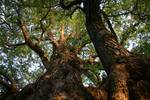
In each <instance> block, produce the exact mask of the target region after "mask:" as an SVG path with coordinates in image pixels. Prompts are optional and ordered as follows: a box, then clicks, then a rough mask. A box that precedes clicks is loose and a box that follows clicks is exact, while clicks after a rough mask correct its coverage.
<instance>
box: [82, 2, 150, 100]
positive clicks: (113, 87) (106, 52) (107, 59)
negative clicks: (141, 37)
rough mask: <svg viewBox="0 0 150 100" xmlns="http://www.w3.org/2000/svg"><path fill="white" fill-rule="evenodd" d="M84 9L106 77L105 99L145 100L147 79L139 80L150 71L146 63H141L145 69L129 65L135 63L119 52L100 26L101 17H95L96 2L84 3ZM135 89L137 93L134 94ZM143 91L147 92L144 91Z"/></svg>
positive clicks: (102, 25) (112, 38) (117, 45)
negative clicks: (107, 96)
mask: <svg viewBox="0 0 150 100" xmlns="http://www.w3.org/2000/svg"><path fill="white" fill-rule="evenodd" d="M84 7H85V8H84V9H85V14H86V26H87V30H88V34H89V36H90V38H91V40H92V42H93V44H94V47H95V49H96V52H97V53H98V56H99V57H100V60H101V62H102V64H103V67H104V69H105V71H106V72H107V74H108V78H109V99H110V100H130V99H132V100H148V99H149V96H148V95H150V92H149V91H148V89H150V86H149V85H148V84H149V79H146V80H144V77H141V76H145V75H144V73H142V70H147V71H146V73H149V71H150V70H149V64H148V62H145V66H143V65H139V64H137V63H133V62H138V61H139V59H138V58H137V56H135V55H133V54H130V53H129V52H128V51H127V50H126V49H125V48H123V47H122V46H121V45H120V44H119V43H118V41H117V40H116V39H115V36H114V35H113V34H112V33H111V32H109V31H108V30H107V29H106V27H105V26H104V23H103V21H102V19H101V15H100V14H99V1H98V0H86V1H85V3H84ZM133 59H134V60H133ZM135 59H136V60H135ZM141 60H142V59H141ZM142 61H143V60H142ZM134 70H136V71H137V72H135V71H134ZM139 73H140V74H139ZM140 75H141V76H140ZM133 76H134V77H138V78H139V79H138V81H137V80H136V81H135V79H134V78H133ZM130 81H132V82H130ZM141 81H142V82H141ZM138 82H139V83H141V84H142V86H143V87H138V86H137V84H138ZM135 84H136V85H135ZM144 85H145V86H144ZM146 88H148V89H146ZM136 89H137V90H138V92H137V91H134V90H136ZM145 89H146V90H147V91H145ZM141 91H142V92H141ZM132 94H134V95H132Z"/></svg>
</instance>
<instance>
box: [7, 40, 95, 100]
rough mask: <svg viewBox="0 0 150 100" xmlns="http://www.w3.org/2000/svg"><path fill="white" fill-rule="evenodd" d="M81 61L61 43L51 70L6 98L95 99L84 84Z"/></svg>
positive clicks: (20, 99)
mask: <svg viewBox="0 0 150 100" xmlns="http://www.w3.org/2000/svg"><path fill="white" fill-rule="evenodd" d="M79 63H80V61H79V60H78V57H77V55H76V54H75V53H74V52H70V51H69V48H67V47H66V46H64V45H63V44H61V43H60V44H59V46H58V47H57V49H56V52H55V53H54V55H53V56H52V60H51V62H50V65H49V66H50V67H49V70H48V71H47V72H46V73H45V74H44V75H43V76H42V77H40V79H38V80H37V82H36V83H33V84H29V85H28V86H26V87H25V88H24V89H22V91H21V92H19V93H17V94H16V95H15V96H13V97H11V98H6V100H95V98H94V97H93V96H92V95H91V94H90V93H89V92H88V90H86V88H85V87H84V86H83V84H82V80H81V72H80V68H79Z"/></svg>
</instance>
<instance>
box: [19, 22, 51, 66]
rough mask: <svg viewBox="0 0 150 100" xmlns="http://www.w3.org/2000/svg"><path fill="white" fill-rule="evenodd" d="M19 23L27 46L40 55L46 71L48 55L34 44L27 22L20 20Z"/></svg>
mask: <svg viewBox="0 0 150 100" xmlns="http://www.w3.org/2000/svg"><path fill="white" fill-rule="evenodd" d="M18 21H19V26H20V28H21V31H22V33H23V36H24V39H25V42H26V44H27V45H28V46H29V47H30V48H31V49H32V50H33V51H35V52H36V53H37V54H38V55H39V57H40V58H41V60H42V62H43V65H44V66H45V68H46V69H48V68H49V60H48V57H47V54H46V53H45V52H44V51H43V50H42V49H41V48H40V47H39V46H38V44H36V43H33V42H32V40H31V39H30V35H29V32H28V29H27V27H26V24H25V22H23V21H22V20H18Z"/></svg>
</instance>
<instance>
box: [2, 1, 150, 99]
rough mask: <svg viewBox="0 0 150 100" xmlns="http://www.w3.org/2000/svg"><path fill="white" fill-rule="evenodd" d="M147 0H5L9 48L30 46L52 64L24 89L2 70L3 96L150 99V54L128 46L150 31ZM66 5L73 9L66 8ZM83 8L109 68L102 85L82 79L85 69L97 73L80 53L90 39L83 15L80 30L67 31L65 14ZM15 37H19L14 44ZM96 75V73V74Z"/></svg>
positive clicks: (94, 41)
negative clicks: (47, 49) (48, 51)
mask: <svg viewBox="0 0 150 100" xmlns="http://www.w3.org/2000/svg"><path fill="white" fill-rule="evenodd" d="M41 4H42V5H41ZM147 4H149V2H148V1H145V2H143V1H140V0H135V1H134V0H129V1H124V0H120V1H117V0H116V1H111V0H71V1H69V0H68V1H67V0H66V1H65V0H60V1H57V0H51V1H43V0H38V1H36V0H35V1H34V0H33V1H28V0H27V1H16V0H2V1H1V9H2V10H1V19H2V21H1V22H2V23H1V28H2V29H1V33H4V32H5V34H6V35H5V36H4V37H6V39H7V42H9V43H5V42H6V39H3V38H2V39H1V40H2V42H3V43H5V44H6V45H7V48H9V49H13V48H15V47H18V46H24V45H27V46H28V47H29V48H30V49H32V50H33V51H34V52H36V54H37V55H38V56H39V57H40V59H41V61H42V63H43V65H44V67H45V68H46V72H45V73H44V75H42V76H41V77H40V78H39V79H37V80H36V82H34V83H32V84H29V85H27V86H25V88H23V89H22V90H21V91H19V90H17V87H16V86H15V84H16V83H15V82H14V81H13V80H12V79H11V78H10V77H8V75H6V74H5V73H4V72H3V71H2V72H1V73H0V74H1V77H0V78H1V81H0V84H1V85H2V86H3V87H4V89H6V93H4V96H3V98H5V99H6V100H7V99H8V100H20V99H24V100H33V99H37V100H42V99H43V100H49V99H50V100H55V99H56V100H61V99H67V100H76V99H77V100H78V99H79V100H80V99H81V100H84V99H85V100H94V99H97V100H109V99H110V100H130V99H133V100H148V99H149V98H150V91H149V90H150V86H149V81H150V79H149V77H148V76H149V75H150V66H149V65H150V62H149V59H147V58H145V56H144V57H143V56H141V55H140V56H139V55H136V54H133V53H131V52H129V51H128V50H127V49H125V47H124V46H126V43H128V40H129V39H130V37H133V36H132V34H136V35H140V36H141V37H142V38H143V37H145V35H143V34H142V32H143V31H144V32H145V33H148V32H149V29H147V27H148V25H149V23H148V21H149V17H148V15H149V12H148V10H149V8H148V6H147ZM60 6H61V7H62V8H63V9H65V10H68V11H67V12H66V11H62V9H61V8H60ZM77 9H79V10H78V11H79V12H80V14H82V15H84V16H85V23H86V29H87V33H88V34H89V37H90V39H91V41H92V43H93V44H94V47H95V50H96V52H97V55H98V57H99V58H100V60H101V63H102V65H103V68H104V70H105V71H106V73H107V78H106V79H105V80H104V82H102V83H101V85H100V83H99V82H97V83H96V85H97V84H99V85H97V86H100V87H96V88H94V87H88V88H87V87H84V86H83V84H82V79H81V74H82V73H84V74H85V75H86V76H91V74H89V72H88V71H87V70H86V69H84V67H83V66H84V64H85V63H86V64H87V63H91V62H85V61H83V60H82V58H80V57H79V54H80V53H81V50H82V48H83V47H85V46H86V44H88V43H89V41H86V40H85V34H84V35H82V31H81V30H84V29H80V28H83V27H79V26H78V25H79V24H80V25H83V24H84V20H82V21H81V19H80V18H77V19H75V20H76V21H78V20H79V22H81V23H82V24H81V23H77V24H76V26H73V27H71V25H68V29H67V30H73V28H75V27H77V28H76V29H74V30H73V31H75V30H76V32H77V33H78V32H79V33H80V34H79V33H78V35H77V33H76V34H73V33H72V34H71V33H70V34H68V35H65V32H67V31H64V27H65V26H66V25H65V24H64V23H69V20H68V19H67V17H64V13H69V14H70V15H71V16H72V14H73V13H75V11H76V10H77ZM79 12H78V13H79ZM58 13H59V14H58ZM30 14H31V15H30ZM75 14H76V13H75ZM48 16H50V17H48ZM56 16H58V17H56ZM80 17H81V16H80ZM50 18H51V20H49V19H50ZM109 18H111V21H110V20H109ZM125 18H127V19H125ZM55 19H57V21H56V22H58V23H57V25H56V26H54V23H55V22H54V20H55ZM60 20H67V22H66V21H65V22H64V21H61V22H60ZM126 20H129V22H126ZM76 21H74V22H73V23H76ZM141 22H142V23H141ZM137 26H139V27H138V28H139V29H137ZM58 27H59V28H60V27H61V32H59V33H60V34H57V33H56V32H55V34H54V32H52V31H51V29H54V30H58ZM113 27H114V28H116V32H118V33H121V36H119V35H120V34H116V33H115V31H114V29H113ZM121 27H123V28H121ZM124 27H125V28H124ZM119 28H120V29H119ZM79 30H80V31H79ZM69 32H70V31H69ZM12 33H13V34H12ZM17 33H19V34H20V33H22V34H23V38H19V39H18V38H17V40H16V37H18V34H17ZM30 33H32V35H31V34H30ZM84 33H85V32H84ZM16 34H17V35H16ZM141 34H142V35H141ZM2 35H3V34H2ZM20 37H22V36H20ZM140 39H141V38H140ZM11 40H14V41H13V42H12V43H10V42H11ZM15 40H16V41H15ZM47 40H49V41H50V43H51V44H52V46H51V48H53V49H52V51H53V52H52V55H51V58H50V59H49V58H48V57H49V56H47V54H46V53H45V51H44V50H45V49H44V48H43V46H42V45H41V42H43V41H47ZM75 40H77V41H75ZM20 41H21V43H20ZM22 41H24V42H22ZM80 42H81V43H80ZM3 43H2V44H3ZM16 43H17V44H16ZM146 43H148V42H147V41H146ZM47 47H48V46H47ZM86 48H87V47H86ZM137 49H138V48H137ZM138 50H139V49H138ZM135 51H136V49H135ZM28 52H30V51H28ZM142 52H143V51H142ZM147 54H149V53H147ZM93 63H94V62H92V64H93ZM93 66H94V65H93ZM99 67H101V66H100V65H99ZM91 80H94V78H93V77H92V78H91ZM95 81H96V80H94V81H93V82H95Z"/></svg>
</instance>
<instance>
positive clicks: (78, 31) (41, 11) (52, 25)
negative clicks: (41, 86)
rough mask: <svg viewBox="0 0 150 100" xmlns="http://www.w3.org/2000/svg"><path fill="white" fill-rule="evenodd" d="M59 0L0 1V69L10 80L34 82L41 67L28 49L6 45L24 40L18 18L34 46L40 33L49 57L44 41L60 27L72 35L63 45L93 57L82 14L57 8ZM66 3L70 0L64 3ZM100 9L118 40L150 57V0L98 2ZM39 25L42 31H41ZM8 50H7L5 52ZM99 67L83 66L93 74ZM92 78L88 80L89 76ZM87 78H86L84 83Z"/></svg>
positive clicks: (84, 56)
mask: <svg viewBox="0 0 150 100" xmlns="http://www.w3.org/2000/svg"><path fill="white" fill-rule="evenodd" d="M58 1H59V0H1V1H0V70H3V71H6V72H7V73H8V74H9V75H10V76H12V77H13V79H14V80H16V81H17V82H18V84H21V85H20V87H22V86H24V85H25V84H27V83H30V82H33V81H35V80H36V79H37V78H38V77H39V76H40V75H41V74H42V73H44V71H45V68H44V67H43V65H42V63H41V60H40V59H39V57H38V56H37V54H35V53H34V52H33V51H32V50H31V49H30V48H29V47H28V46H24V45H23V46H20V47H16V48H15V47H10V46H7V45H6V44H18V43H23V42H24V38H23V35H22V32H21V30H20V27H19V26H18V24H19V23H18V19H22V20H24V21H25V22H26V24H27V29H28V30H29V33H30V37H31V39H32V41H33V42H34V43H38V42H37V38H40V36H41V33H42V32H43V31H44V32H43V33H44V35H43V37H44V39H45V41H41V42H40V43H39V44H38V46H39V47H41V48H42V50H44V51H45V52H47V53H48V54H49V58H50V57H51V55H52V53H53V49H52V47H53V46H52V44H50V43H49V41H47V38H48V37H47V34H48V33H49V32H51V31H52V32H53V33H54V35H55V38H56V39H57V40H58V39H59V37H60V29H61V26H62V25H64V27H65V28H64V30H65V36H69V35H70V34H75V35H74V36H73V37H71V38H70V39H69V40H68V41H67V42H68V44H69V45H71V46H74V47H75V49H76V48H81V51H80V54H78V56H79V57H80V58H81V59H82V60H89V59H91V57H92V56H93V55H94V56H95V55H96V53H95V50H94V47H93V45H92V44H91V41H90V39H89V37H88V35H87V34H86V33H87V31H86V28H85V15H84V14H83V13H82V12H81V11H80V10H77V11H76V12H74V13H73V15H70V14H71V11H70V10H69V11H64V10H63V9H61V8H60V6H59V5H58V3H59V2H58ZM68 1H70V0H68ZM101 1H102V2H103V3H102V4H100V5H101V9H103V10H104V11H105V12H106V14H107V15H108V17H109V19H110V21H111V23H112V26H113V28H114V30H115V31H116V33H117V35H118V38H119V41H120V42H121V41H124V42H123V43H122V45H124V46H125V47H131V45H130V44H132V43H130V42H129V41H131V42H135V44H136V46H135V47H132V48H133V50H132V51H134V52H137V53H141V54H145V55H147V56H150V41H149V32H150V28H149V27H150V6H149V5H150V1H149V0H101ZM41 24H42V27H43V29H42V28H41ZM8 48H9V49H8ZM98 66H101V65H92V64H86V68H88V69H89V70H90V71H91V72H92V73H93V74H94V75H99V74H100V70H101V68H100V67H98ZM90 78H92V77H90ZM87 80H88V79H86V81H87Z"/></svg>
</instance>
